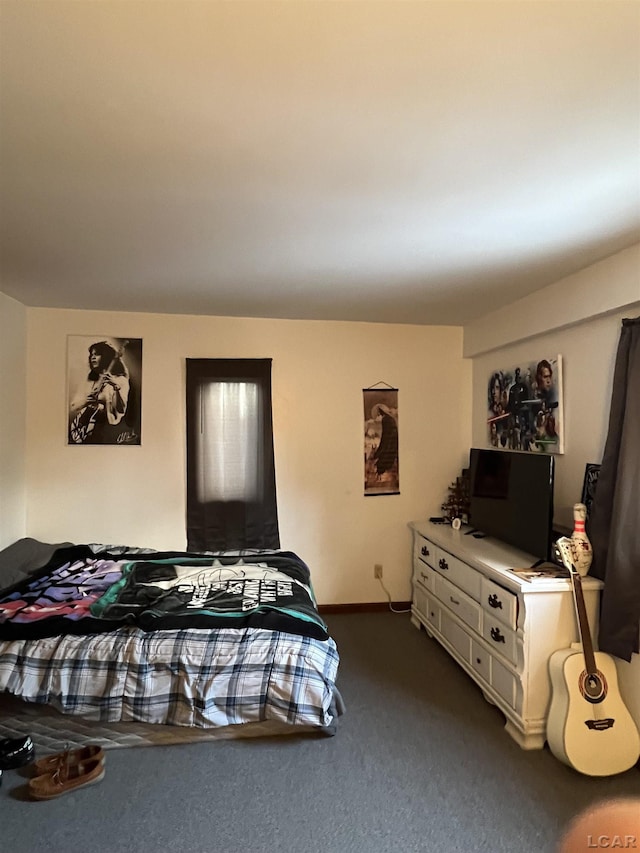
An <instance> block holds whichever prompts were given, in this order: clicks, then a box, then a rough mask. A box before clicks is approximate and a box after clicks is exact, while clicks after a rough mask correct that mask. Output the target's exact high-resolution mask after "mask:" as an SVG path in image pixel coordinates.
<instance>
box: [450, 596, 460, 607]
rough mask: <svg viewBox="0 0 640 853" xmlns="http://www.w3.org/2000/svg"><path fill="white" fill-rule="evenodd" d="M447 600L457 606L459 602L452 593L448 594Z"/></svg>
mask: <svg viewBox="0 0 640 853" xmlns="http://www.w3.org/2000/svg"><path fill="white" fill-rule="evenodd" d="M449 601H450V602H451V603H452V604H455V605H456V606H457V605H458V604H460V602H459V601H458V599H457V598H454V597H453V596H452V595H450V596H449Z"/></svg>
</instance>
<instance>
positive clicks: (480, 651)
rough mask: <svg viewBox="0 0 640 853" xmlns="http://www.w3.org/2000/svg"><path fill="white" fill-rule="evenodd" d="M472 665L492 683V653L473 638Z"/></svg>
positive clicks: (488, 682)
mask: <svg viewBox="0 0 640 853" xmlns="http://www.w3.org/2000/svg"><path fill="white" fill-rule="evenodd" d="M471 666H472V667H473V668H474V669H475V671H476V672H477V673H478V675H480V676H481V677H482V678H483V679H484V680H485V681H486V682H487V684H491V655H490V654H489V652H488V651H487V650H486V649H485V647H484V646H481V645H480V644H479V643H477V642H476V641H475V640H471Z"/></svg>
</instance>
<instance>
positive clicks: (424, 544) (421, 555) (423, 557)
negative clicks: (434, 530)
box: [413, 533, 437, 566]
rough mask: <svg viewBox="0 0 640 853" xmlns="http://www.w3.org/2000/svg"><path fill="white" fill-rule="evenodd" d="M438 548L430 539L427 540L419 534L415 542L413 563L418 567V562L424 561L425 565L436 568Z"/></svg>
mask: <svg viewBox="0 0 640 853" xmlns="http://www.w3.org/2000/svg"><path fill="white" fill-rule="evenodd" d="M436 551H437V548H436V546H435V545H434V544H433V543H431V542H429V540H428V539H425V538H424V536H421V535H420V534H419V533H418V534H416V537H415V542H414V544H413V562H414V565H417V564H418V562H420V561H422V562H423V563H427V565H429V566H434V565H435V562H436Z"/></svg>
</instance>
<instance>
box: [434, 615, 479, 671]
mask: <svg viewBox="0 0 640 853" xmlns="http://www.w3.org/2000/svg"><path fill="white" fill-rule="evenodd" d="M440 633H441V634H442V636H443V637H444V638H445V640H447V642H448V643H449V645H451V646H452V647H453V648H454V649H455V651H456V652H457V653H458V655H459V656H460V657H461V658H462V659H463V660H465V661H466V662H467V663H469V661H470V659H471V637H470V636H469V635H468V634H467V632H466V631H465V630H464V628H463V627H462V626H461V625H458V623H457V622H454V621H453V619H452V618H451V617H450V616H449V614H448V613H445V612H444V610H442V611H441V612H440Z"/></svg>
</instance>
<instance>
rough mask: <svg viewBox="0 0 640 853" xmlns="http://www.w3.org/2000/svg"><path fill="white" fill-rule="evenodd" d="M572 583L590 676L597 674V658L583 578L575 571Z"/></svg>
mask: <svg viewBox="0 0 640 853" xmlns="http://www.w3.org/2000/svg"><path fill="white" fill-rule="evenodd" d="M571 582H572V584H573V598H574V601H575V605H576V612H577V614H578V627H579V629H580V642H581V643H582V651H583V654H584V663H585V666H586V668H587V672H588V673H589V674H593V673H595V672H597V668H596V658H595V655H594V653H593V643H592V642H591V630H590V629H589V620H588V619H587V608H586V606H585V603H584V595H583V594H582V578H581V577H580V575H579V574H578V573H577V572H576V571H575V570H572V572H571Z"/></svg>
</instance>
